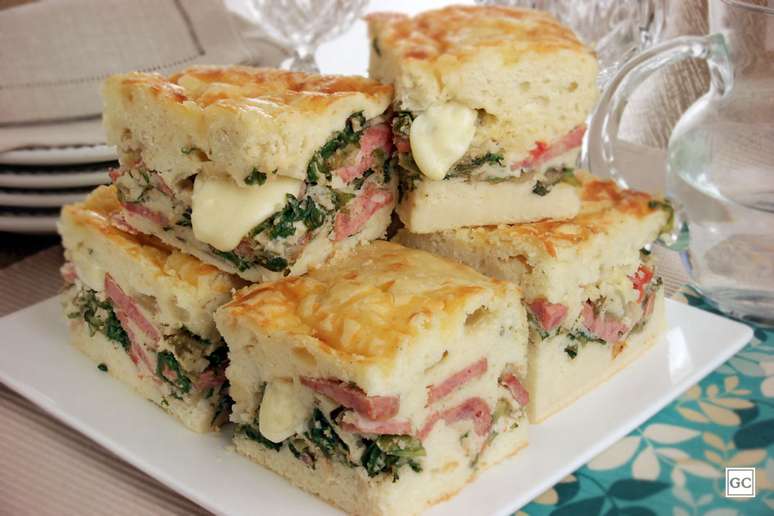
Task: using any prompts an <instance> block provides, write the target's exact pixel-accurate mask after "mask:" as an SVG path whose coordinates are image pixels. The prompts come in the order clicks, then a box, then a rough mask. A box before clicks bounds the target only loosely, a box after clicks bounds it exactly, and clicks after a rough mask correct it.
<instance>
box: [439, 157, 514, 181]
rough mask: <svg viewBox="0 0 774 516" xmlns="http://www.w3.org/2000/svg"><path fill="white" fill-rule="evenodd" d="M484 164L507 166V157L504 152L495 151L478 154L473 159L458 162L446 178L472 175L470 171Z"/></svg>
mask: <svg viewBox="0 0 774 516" xmlns="http://www.w3.org/2000/svg"><path fill="white" fill-rule="evenodd" d="M484 165H491V166H497V167H504V166H505V158H503V155H502V154H495V153H493V152H487V153H486V154H483V155H481V156H477V157H475V158H473V159H471V160H468V161H463V162H461V163H457V164H456V165H455V166H454V168H453V169H452V171H451V172H449V173H448V174H446V177H444V179H451V178H454V177H460V176H467V175H470V173H471V172H472V171H473V170H475V169H477V168H479V167H482V166H484Z"/></svg>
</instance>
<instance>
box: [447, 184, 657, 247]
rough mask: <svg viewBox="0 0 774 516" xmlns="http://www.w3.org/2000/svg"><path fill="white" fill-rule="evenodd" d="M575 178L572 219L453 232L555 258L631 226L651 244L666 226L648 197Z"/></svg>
mask: <svg viewBox="0 0 774 516" xmlns="http://www.w3.org/2000/svg"><path fill="white" fill-rule="evenodd" d="M575 175H576V176H577V177H578V178H579V179H580V180H581V181H582V182H583V187H582V193H581V211H580V213H579V214H578V215H577V216H576V217H575V218H573V219H570V220H545V221H539V222H533V223H529V224H514V225H510V226H506V225H503V226H485V227H478V228H464V229H460V230H456V232H457V234H458V235H462V234H463V233H465V234H466V235H465V237H466V238H469V239H471V240H475V241H477V242H478V244H479V245H482V246H488V245H497V246H502V245H504V243H505V242H509V241H511V242H519V243H520V244H521V245H523V244H529V245H531V246H533V247H535V248H537V249H542V250H543V251H544V252H545V253H547V254H548V255H550V256H556V254H557V249H560V248H567V249H572V248H575V247H577V246H578V245H581V244H582V243H583V242H585V241H587V240H590V239H591V238H593V237H594V236H596V235H599V234H607V235H611V234H613V233H615V232H621V231H628V230H631V228H629V227H625V226H626V225H627V224H630V223H635V224H637V226H638V228H639V230H641V231H647V232H649V233H650V234H651V236H650V238H649V240H651V241H652V240H655V238H656V237H657V236H658V233H659V230H660V229H661V228H662V227H663V226H664V224H666V223H667V219H668V217H669V214H668V213H667V212H665V211H664V210H662V209H660V208H659V207H658V206H656V205H653V204H651V201H654V200H655V198H654V197H652V196H651V195H649V194H646V193H643V192H637V191H634V190H625V189H622V188H619V187H618V186H616V185H615V183H613V182H612V181H604V180H601V179H598V178H595V177H594V176H592V175H591V174H589V173H588V172H585V171H577V170H576V172H575Z"/></svg>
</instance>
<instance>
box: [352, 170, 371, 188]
mask: <svg viewBox="0 0 774 516" xmlns="http://www.w3.org/2000/svg"><path fill="white" fill-rule="evenodd" d="M373 174H374V171H373V170H372V169H370V168H369V169H368V170H366V171H365V172H363V175H362V176H360V177H356V178H355V179H353V180H352V187H353V188H354V189H355V190H360V189H361V188H363V183H365V181H366V179H368V178H369V177H371V176H372V175H373Z"/></svg>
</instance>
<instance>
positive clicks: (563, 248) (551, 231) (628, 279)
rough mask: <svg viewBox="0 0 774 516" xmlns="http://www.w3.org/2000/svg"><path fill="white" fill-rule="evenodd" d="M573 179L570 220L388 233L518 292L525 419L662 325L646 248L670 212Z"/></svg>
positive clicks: (543, 411)
mask: <svg viewBox="0 0 774 516" xmlns="http://www.w3.org/2000/svg"><path fill="white" fill-rule="evenodd" d="M578 177H579V178H580V179H581V181H582V182H583V187H582V199H583V205H582V208H581V212H580V214H579V215H578V216H576V217H575V218H573V219H571V220H567V221H543V222H535V223H531V224H514V225H510V226H506V225H503V226H499V227H481V228H464V229H457V230H449V231H442V232H438V233H433V234H426V235H420V234H411V233H409V232H407V231H403V232H401V233H399V234H398V236H397V240H398V241H399V242H401V243H403V244H404V245H408V246H410V247H415V248H419V249H424V250H426V251H430V252H432V253H435V254H437V255H439V256H444V257H448V258H451V259H455V260H458V261H460V262H462V263H465V264H468V265H470V266H472V267H474V268H475V269H477V270H479V271H480V272H483V273H484V274H487V275H490V276H492V277H495V278H500V279H505V280H509V281H512V282H514V283H515V284H517V285H518V286H520V287H521V288H522V290H523V292H524V302H525V304H526V306H527V315H528V318H529V321H530V344H529V374H528V375H527V389H528V391H529V393H530V404H529V406H528V412H529V416H530V421H531V422H533V423H536V422H540V421H542V420H543V419H545V418H546V417H548V416H550V415H552V414H553V413H555V412H556V411H558V410H560V409H562V408H563V407H565V406H566V405H568V404H569V403H571V402H573V401H574V400H575V399H576V398H578V397H579V396H581V395H582V394H584V393H585V392H586V391H588V390H589V389H591V388H593V387H594V386H596V385H598V384H599V383H601V382H602V381H604V380H605V379H607V378H608V377H610V376H611V375H612V374H614V373H615V372H617V371H618V370H620V369H621V368H623V367H624V366H626V365H627V364H629V363H630V362H631V361H632V360H634V359H635V358H636V357H638V356H639V355H640V354H641V353H642V352H643V351H645V350H646V349H647V348H648V347H649V346H651V345H652V344H654V343H655V342H656V341H657V340H658V338H659V337H660V335H661V334H662V333H663V331H664V329H665V328H664V324H665V320H664V300H663V288H662V286H661V279H660V278H659V277H658V276H657V275H656V274H655V271H654V266H653V263H651V261H650V253H649V251H648V248H649V247H650V244H651V243H652V242H653V241H654V240H655V239H656V238H657V237H658V235H659V233H660V232H661V231H662V230H663V228H664V227H665V226H668V225H669V224H671V207H669V205H667V204H665V203H664V202H662V201H659V200H656V199H654V198H652V197H651V196H649V195H647V194H644V193H640V192H634V191H628V190H621V189H619V188H617V187H616V186H615V185H614V184H613V183H612V182H610V181H601V180H598V179H595V178H593V177H592V176H590V175H588V174H586V173H584V172H579V173H578Z"/></svg>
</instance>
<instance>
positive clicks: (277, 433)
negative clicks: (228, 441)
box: [258, 380, 313, 443]
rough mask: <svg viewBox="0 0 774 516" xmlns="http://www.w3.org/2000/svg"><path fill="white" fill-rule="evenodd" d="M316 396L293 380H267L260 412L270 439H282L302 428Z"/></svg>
mask: <svg viewBox="0 0 774 516" xmlns="http://www.w3.org/2000/svg"><path fill="white" fill-rule="evenodd" d="M312 401H313V400H312V397H311V395H310V394H309V392H308V391H307V390H306V389H303V388H302V387H298V386H296V385H295V384H294V383H292V382H288V381H282V380H275V381H272V382H269V383H267V384H266V389H265V390H264V391H263V400H261V408H260V412H259V414H258V428H259V430H260V431H261V434H262V435H263V436H264V437H265V438H267V439H268V440H270V441H272V442H275V443H279V442H282V441H284V440H285V439H287V438H288V437H290V436H291V435H293V434H295V433H296V432H299V431H301V429H302V428H303V426H304V423H305V422H306V420H307V418H308V417H309V413H310V412H311V410H312Z"/></svg>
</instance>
